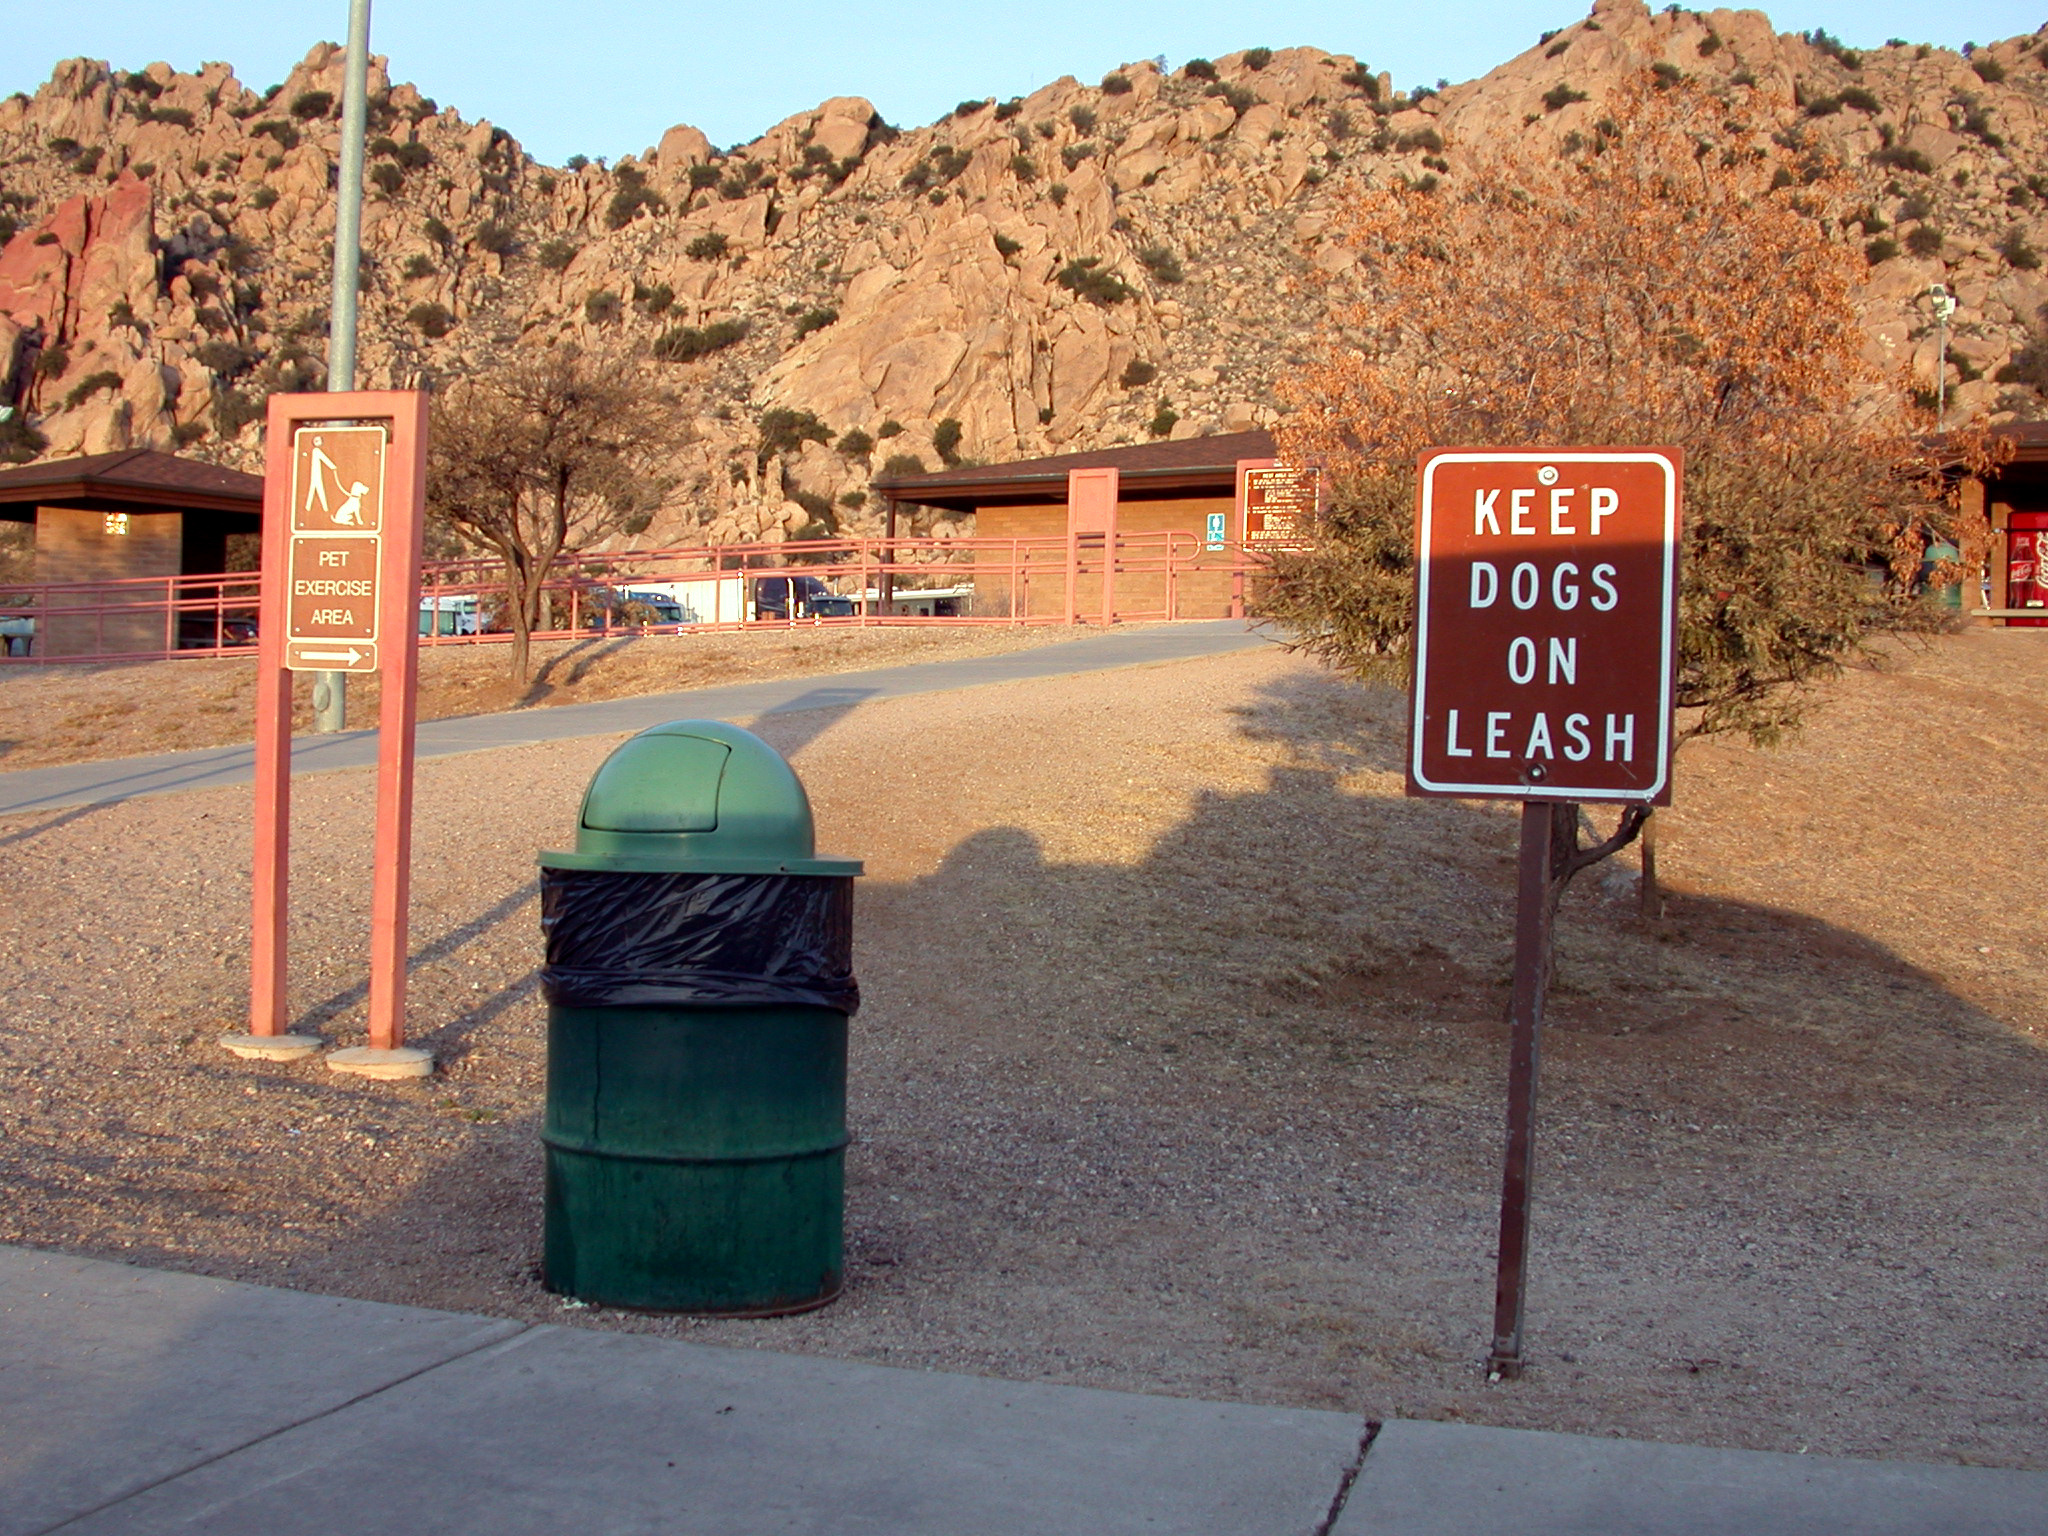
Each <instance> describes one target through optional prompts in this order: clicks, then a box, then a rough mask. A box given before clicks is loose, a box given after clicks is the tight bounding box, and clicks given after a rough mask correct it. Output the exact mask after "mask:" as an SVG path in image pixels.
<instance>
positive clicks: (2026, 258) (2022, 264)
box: [1998, 227, 2041, 272]
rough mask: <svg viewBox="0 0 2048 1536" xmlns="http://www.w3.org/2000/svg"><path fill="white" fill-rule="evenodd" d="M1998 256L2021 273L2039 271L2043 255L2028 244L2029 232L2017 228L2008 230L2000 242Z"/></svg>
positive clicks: (2000, 238)
mask: <svg viewBox="0 0 2048 1536" xmlns="http://www.w3.org/2000/svg"><path fill="white" fill-rule="evenodd" d="M1998 254H1999V255H2001V256H2003V257H2004V258H2005V261H2006V265H2007V266H2009V267H2012V268H2013V269H2014V270H2015V271H2019V272H2033V271H2037V270H2039V268H2040V265H2041V253H2040V252H2039V251H2037V250H2035V249H2034V248H2033V246H2032V245H2030V244H2028V243H2027V232H2026V231H2025V230H2023V229H2019V228H2017V227H2015V228H2013V229H2009V230H2007V231H2006V232H2005V233H2004V234H2003V235H2002V236H2000V237H1999V241H1998Z"/></svg>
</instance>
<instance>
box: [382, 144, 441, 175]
mask: <svg viewBox="0 0 2048 1536" xmlns="http://www.w3.org/2000/svg"><path fill="white" fill-rule="evenodd" d="M391 158H392V159H393V160H396V161H397V162H398V163H399V164H400V165H402V166H403V167H405V169H407V170H408V171H423V170H425V169H426V168H427V167H428V166H430V165H432V164H433V163H434V157H433V155H431V154H430V153H428V151H427V146H426V145H424V144H422V143H420V141H419V140H418V139H407V140H406V141H405V142H404V143H403V144H398V145H394V146H393V147H392V150H391Z"/></svg>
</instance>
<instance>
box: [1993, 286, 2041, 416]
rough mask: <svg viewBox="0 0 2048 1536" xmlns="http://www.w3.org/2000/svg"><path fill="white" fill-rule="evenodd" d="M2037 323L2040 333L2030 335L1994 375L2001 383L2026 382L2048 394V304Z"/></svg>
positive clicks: (2028, 385) (2032, 387) (2029, 385)
mask: <svg viewBox="0 0 2048 1536" xmlns="http://www.w3.org/2000/svg"><path fill="white" fill-rule="evenodd" d="M2036 324H2037V331H2038V333H2037V334H2034V335H2032V336H2030V337H2029V338H2028V339H2027V341H2026V343H2025V344H2024V345H2023V346H2022V347H2021V348H2020V349H2019V351H2017V352H2015V353H2013V355H2012V358H2011V360H2010V361H2009V362H2007V363H2006V364H2005V365H2004V366H2003V367H2002V368H2000V369H1999V370H1998V372H1997V373H1996V374H1995V375H1993V377H1994V378H1996V379H1997V381H1998V382H1999V383H2001V384H2024V385H2026V386H2027V387H2028V388H2029V389H2036V390H2039V391H2041V392H2042V393H2043V394H2048V305H2043V306H2042V309H2041V313H2040V315H2039V316H2038V318H2037V322H2036Z"/></svg>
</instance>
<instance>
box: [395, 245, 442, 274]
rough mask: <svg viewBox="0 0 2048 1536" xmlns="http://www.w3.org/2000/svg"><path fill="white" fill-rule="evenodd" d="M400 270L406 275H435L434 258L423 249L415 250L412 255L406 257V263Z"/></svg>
mask: <svg viewBox="0 0 2048 1536" xmlns="http://www.w3.org/2000/svg"><path fill="white" fill-rule="evenodd" d="M399 271H400V272H401V273H402V274H403V275H404V276H406V277H414V278H418V277H432V276H433V275H434V262H433V258H432V257H430V256H428V255H427V254H426V253H425V252H423V251H415V252H413V253H412V255H410V256H408V257H406V258H405V265H404V266H403V267H401V268H399Z"/></svg>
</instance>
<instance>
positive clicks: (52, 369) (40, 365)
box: [36, 341, 71, 379]
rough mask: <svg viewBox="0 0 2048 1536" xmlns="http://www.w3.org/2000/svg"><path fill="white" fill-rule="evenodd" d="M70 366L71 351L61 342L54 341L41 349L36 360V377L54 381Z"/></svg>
mask: <svg viewBox="0 0 2048 1536" xmlns="http://www.w3.org/2000/svg"><path fill="white" fill-rule="evenodd" d="M70 366H71V349H70V348H69V347H67V346H66V345H64V343H63V342H61V341H54V342H52V343H50V345H49V346H47V347H45V348H43V350H42V352H41V353H40V354H39V355H38V356H37V358H36V377H37V378H39V379H54V378H56V377H57V375H58V374H60V373H62V372H63V371H64V370H65V369H66V368H69V367H70Z"/></svg>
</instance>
